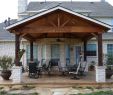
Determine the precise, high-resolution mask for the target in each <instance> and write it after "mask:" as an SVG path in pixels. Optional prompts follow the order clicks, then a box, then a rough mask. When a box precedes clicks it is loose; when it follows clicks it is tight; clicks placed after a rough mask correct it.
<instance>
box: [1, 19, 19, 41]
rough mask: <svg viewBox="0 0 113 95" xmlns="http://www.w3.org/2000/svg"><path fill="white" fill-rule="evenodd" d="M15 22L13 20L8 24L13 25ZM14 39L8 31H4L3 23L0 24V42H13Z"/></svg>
mask: <svg viewBox="0 0 113 95" xmlns="http://www.w3.org/2000/svg"><path fill="white" fill-rule="evenodd" d="M16 21H17V20H16V19H13V20H11V21H10V23H11V24H12V23H15V22H16ZM14 38H15V36H14V34H11V33H10V32H9V31H6V30H5V24H4V22H2V23H0V41H13V40H14Z"/></svg>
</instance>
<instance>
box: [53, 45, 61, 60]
mask: <svg viewBox="0 0 113 95" xmlns="http://www.w3.org/2000/svg"><path fill="white" fill-rule="evenodd" d="M51 58H52V59H60V47H59V45H58V44H54V45H51Z"/></svg>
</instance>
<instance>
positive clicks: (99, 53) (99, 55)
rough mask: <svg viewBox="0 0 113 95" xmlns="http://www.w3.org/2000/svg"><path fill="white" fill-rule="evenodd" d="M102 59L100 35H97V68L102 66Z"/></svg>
mask: <svg viewBox="0 0 113 95" xmlns="http://www.w3.org/2000/svg"><path fill="white" fill-rule="evenodd" d="M102 61H103V59H102V33H100V34H98V66H103V62H102Z"/></svg>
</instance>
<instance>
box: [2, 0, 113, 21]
mask: <svg viewBox="0 0 113 95" xmlns="http://www.w3.org/2000/svg"><path fill="white" fill-rule="evenodd" d="M30 1H39V2H42V1H45V0H28V3H29V2H30ZM46 1H71V0H46ZM72 1H90V2H93V1H100V0H72ZM106 1H107V2H109V3H110V4H111V5H113V0H106ZM17 13H18V0H0V22H3V21H4V20H6V19H7V18H8V17H10V18H11V19H16V18H17Z"/></svg>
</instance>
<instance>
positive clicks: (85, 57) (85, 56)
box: [83, 40, 87, 61]
mask: <svg viewBox="0 0 113 95" xmlns="http://www.w3.org/2000/svg"><path fill="white" fill-rule="evenodd" d="M83 44H84V61H87V55H86V45H87V41H86V40H84V42H83Z"/></svg>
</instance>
